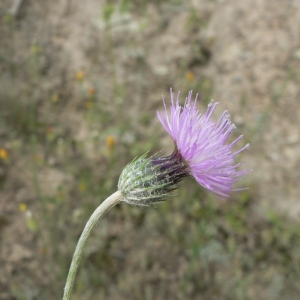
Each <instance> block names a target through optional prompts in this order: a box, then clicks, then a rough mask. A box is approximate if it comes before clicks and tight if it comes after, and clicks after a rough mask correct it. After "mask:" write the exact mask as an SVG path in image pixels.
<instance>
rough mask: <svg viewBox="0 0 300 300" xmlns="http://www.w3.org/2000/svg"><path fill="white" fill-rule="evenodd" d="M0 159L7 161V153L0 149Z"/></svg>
mask: <svg viewBox="0 0 300 300" xmlns="http://www.w3.org/2000/svg"><path fill="white" fill-rule="evenodd" d="M0 158H1V159H3V160H6V159H8V152H7V150H6V149H4V148H0Z"/></svg>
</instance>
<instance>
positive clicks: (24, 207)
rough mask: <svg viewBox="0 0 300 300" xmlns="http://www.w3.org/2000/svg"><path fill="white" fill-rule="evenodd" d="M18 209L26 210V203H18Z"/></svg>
mask: <svg viewBox="0 0 300 300" xmlns="http://www.w3.org/2000/svg"><path fill="white" fill-rule="evenodd" d="M19 210H20V211H26V210H27V205H26V204H25V203H23V202H22V203H20V204H19Z"/></svg>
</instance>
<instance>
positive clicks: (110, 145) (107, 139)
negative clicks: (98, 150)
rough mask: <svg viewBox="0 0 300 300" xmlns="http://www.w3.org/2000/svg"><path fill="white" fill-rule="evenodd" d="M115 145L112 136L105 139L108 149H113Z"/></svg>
mask: <svg viewBox="0 0 300 300" xmlns="http://www.w3.org/2000/svg"><path fill="white" fill-rule="evenodd" d="M115 144H116V141H115V138H114V137H113V136H112V135H109V136H108V137H107V138H106V145H107V147H108V148H110V149H111V148H113V147H114V146H115Z"/></svg>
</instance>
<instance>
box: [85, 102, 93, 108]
mask: <svg viewBox="0 0 300 300" xmlns="http://www.w3.org/2000/svg"><path fill="white" fill-rule="evenodd" d="M85 106H86V108H87V109H91V108H93V106H94V103H93V101H88V102H87V103H86V104H85Z"/></svg>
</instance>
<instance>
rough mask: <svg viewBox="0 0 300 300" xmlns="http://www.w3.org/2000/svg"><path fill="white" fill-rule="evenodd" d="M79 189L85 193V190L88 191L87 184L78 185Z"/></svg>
mask: <svg viewBox="0 0 300 300" xmlns="http://www.w3.org/2000/svg"><path fill="white" fill-rule="evenodd" d="M78 189H79V191H80V192H84V191H85V189H86V185H85V183H83V182H81V183H80V184H79V185H78Z"/></svg>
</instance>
